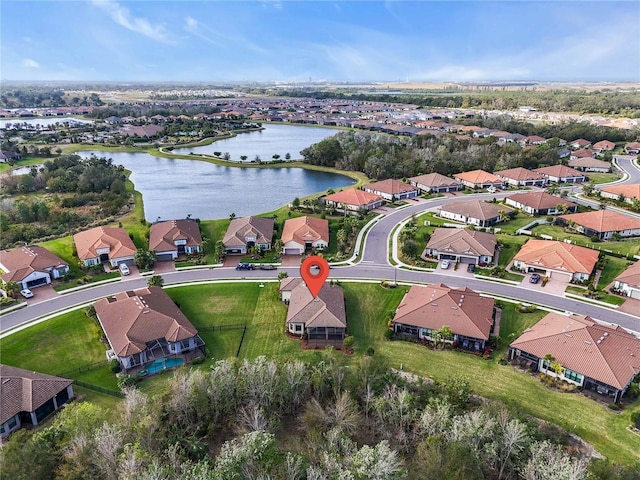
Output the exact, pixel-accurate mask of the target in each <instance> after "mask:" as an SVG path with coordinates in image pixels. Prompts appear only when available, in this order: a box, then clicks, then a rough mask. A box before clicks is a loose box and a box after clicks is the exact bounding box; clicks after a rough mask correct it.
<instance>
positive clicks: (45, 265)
mask: <svg viewBox="0 0 640 480" xmlns="http://www.w3.org/2000/svg"><path fill="white" fill-rule="evenodd" d="M0 270H2V272H4V273H2V281H3V282H4V283H9V282H17V283H19V284H20V289H21V290H23V289H26V288H34V287H39V286H41V285H48V284H50V283H51V280H55V279H58V278H62V277H63V276H64V275H65V274H66V273H67V272H68V271H69V265H67V263H66V262H65V261H64V260H61V259H60V258H59V257H58V256H57V255H54V254H53V253H51V252H50V251H49V250H47V249H45V248H43V247H40V246H38V245H31V246H28V247H21V248H16V249H15V250H2V251H0Z"/></svg>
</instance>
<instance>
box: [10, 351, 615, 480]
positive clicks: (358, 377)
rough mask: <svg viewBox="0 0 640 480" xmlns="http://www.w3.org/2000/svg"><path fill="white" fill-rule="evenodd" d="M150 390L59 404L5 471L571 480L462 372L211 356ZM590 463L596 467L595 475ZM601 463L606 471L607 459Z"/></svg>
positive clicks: (14, 448) (582, 465)
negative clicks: (477, 394)
mask: <svg viewBox="0 0 640 480" xmlns="http://www.w3.org/2000/svg"><path fill="white" fill-rule="evenodd" d="M169 384H170V385H169V392H168V393H167V394H166V395H164V396H153V397H151V396H147V395H145V394H143V393H141V392H140V391H138V390H136V389H135V387H133V386H129V387H126V386H124V391H125V399H124V401H123V402H122V403H121V404H120V405H119V407H118V409H117V411H116V412H106V411H104V410H102V409H101V408H99V407H97V406H95V405H93V404H89V403H84V402H77V403H72V404H71V405H70V406H69V407H68V408H66V409H65V410H63V411H62V412H59V413H58V414H57V417H56V418H55V419H54V421H53V422H52V423H51V424H50V425H49V426H47V427H44V428H42V429H40V430H38V431H36V432H27V431H21V432H18V433H17V434H14V435H13V436H12V437H11V439H10V440H9V442H8V443H7V445H6V446H5V447H4V448H3V449H2V452H1V455H2V457H1V458H2V471H3V476H5V475H6V476H7V478H30V479H36V480H37V479H77V478H84V479H93V478H95V479H109V480H110V479H113V480H116V479H121V478H124V479H152V478H153V479H189V480H192V479H195V480H198V479H221V480H222V479H224V480H227V479H250V478H254V479H257V478H264V479H267V478H273V479H276V478H278V479H280V478H282V479H285V478H286V479H300V480H303V479H308V480H312V479H338V478H340V479H381V480H382V479H403V478H411V479H414V478H415V479H432V478H447V479H451V480H455V479H465V480H466V479H470V478H471V479H475V478H478V479H481V478H489V479H507V478H510V479H526V480H529V479H531V480H533V479H536V480H544V479H550V480H551V479H553V480H556V479H582V478H587V466H588V463H587V459H586V458H584V457H583V456H582V453H581V452H579V451H577V452H576V451H574V454H573V456H571V455H570V454H569V453H568V451H566V450H565V449H564V447H563V446H562V445H560V444H559V443H558V440H559V441H562V440H563V438H562V437H563V435H562V434H560V436H559V437H558V435H557V432H556V433H555V434H554V438H553V439H552V438H550V437H549V436H548V435H547V434H546V433H544V432H543V431H541V430H540V429H539V428H538V426H537V425H536V424H535V423H534V422H533V421H531V420H529V419H527V418H524V417H519V416H518V415H517V414H514V413H512V412H510V411H509V410H508V409H507V407H505V406H504V405H500V404H497V403H476V402H474V401H473V399H472V397H471V395H470V391H469V385H468V382H467V381H466V380H465V378H464V377H451V378H449V380H448V381H447V382H445V383H444V384H441V385H440V384H433V383H427V382H423V381H421V380H420V379H417V378H409V379H406V378H404V377H403V376H400V375H398V374H396V373H394V372H393V371H391V370H388V369H386V368H385V367H383V366H381V365H380V363H379V362H376V361H375V360H374V358H373V357H371V356H364V357H362V358H361V359H360V361H359V362H358V363H357V364H355V365H354V366H352V367H351V368H345V367H344V366H343V365H342V364H341V362H340V357H339V356H337V355H336V354H335V352H333V351H332V350H331V349H329V350H327V351H326V352H324V353H323V355H322V359H321V361H319V362H316V363H311V364H305V363H303V362H301V361H285V362H276V361H271V360H267V359H266V358H265V357H258V358H256V359H254V360H253V361H249V360H244V361H242V362H240V361H219V362H217V363H215V364H214V365H212V367H211V369H210V370H198V369H191V370H187V369H180V370H178V371H177V372H176V373H175V374H174V376H173V377H172V378H171V379H170V380H169ZM605 467H606V466H602V465H599V468H600V471H607V470H606V468H605ZM609 468H611V467H609Z"/></svg>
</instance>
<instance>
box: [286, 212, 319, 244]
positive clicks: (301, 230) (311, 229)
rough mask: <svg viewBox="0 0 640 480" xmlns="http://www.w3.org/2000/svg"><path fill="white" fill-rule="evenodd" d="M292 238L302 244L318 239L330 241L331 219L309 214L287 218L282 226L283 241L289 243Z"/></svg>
mask: <svg viewBox="0 0 640 480" xmlns="http://www.w3.org/2000/svg"><path fill="white" fill-rule="evenodd" d="M292 240H294V241H296V242H297V243H299V244H300V245H304V244H305V243H306V242H315V241H316V240H324V241H325V242H326V243H329V221H328V220H324V219H322V218H316V217H307V216H305V217H298V218H289V219H287V220H286V221H285V222H284V227H283V228H282V242H283V243H287V242H290V241H292Z"/></svg>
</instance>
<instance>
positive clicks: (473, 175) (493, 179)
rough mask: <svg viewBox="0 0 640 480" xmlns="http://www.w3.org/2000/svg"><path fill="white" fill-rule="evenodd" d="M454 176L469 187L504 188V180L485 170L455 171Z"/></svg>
mask: <svg viewBox="0 0 640 480" xmlns="http://www.w3.org/2000/svg"><path fill="white" fill-rule="evenodd" d="M453 178H455V179H457V180H458V181H460V182H462V184H463V185H464V186H465V187H469V188H488V187H496V188H503V187H504V180H503V179H502V178H500V177H498V176H496V175H494V174H493V173H489V172H485V171H484V170H472V171H470V172H460V173H454V174H453Z"/></svg>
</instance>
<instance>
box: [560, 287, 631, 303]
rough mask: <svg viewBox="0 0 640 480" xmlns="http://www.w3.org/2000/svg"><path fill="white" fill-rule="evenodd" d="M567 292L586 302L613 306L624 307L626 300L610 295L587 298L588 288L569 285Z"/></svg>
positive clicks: (602, 294)
mask: <svg viewBox="0 0 640 480" xmlns="http://www.w3.org/2000/svg"><path fill="white" fill-rule="evenodd" d="M565 292H567V293H573V294H574V295H579V296H581V297H584V300H583V301H584V302H587V303H589V302H595V301H598V302H605V303H610V304H612V305H622V304H623V303H624V302H625V300H626V298H623V297H619V296H617V295H611V294H609V293H598V298H589V297H587V296H585V294H586V293H587V292H588V290H587V289H586V288H582V287H576V286H573V285H569V286H568V287H567V288H566V289H565Z"/></svg>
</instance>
